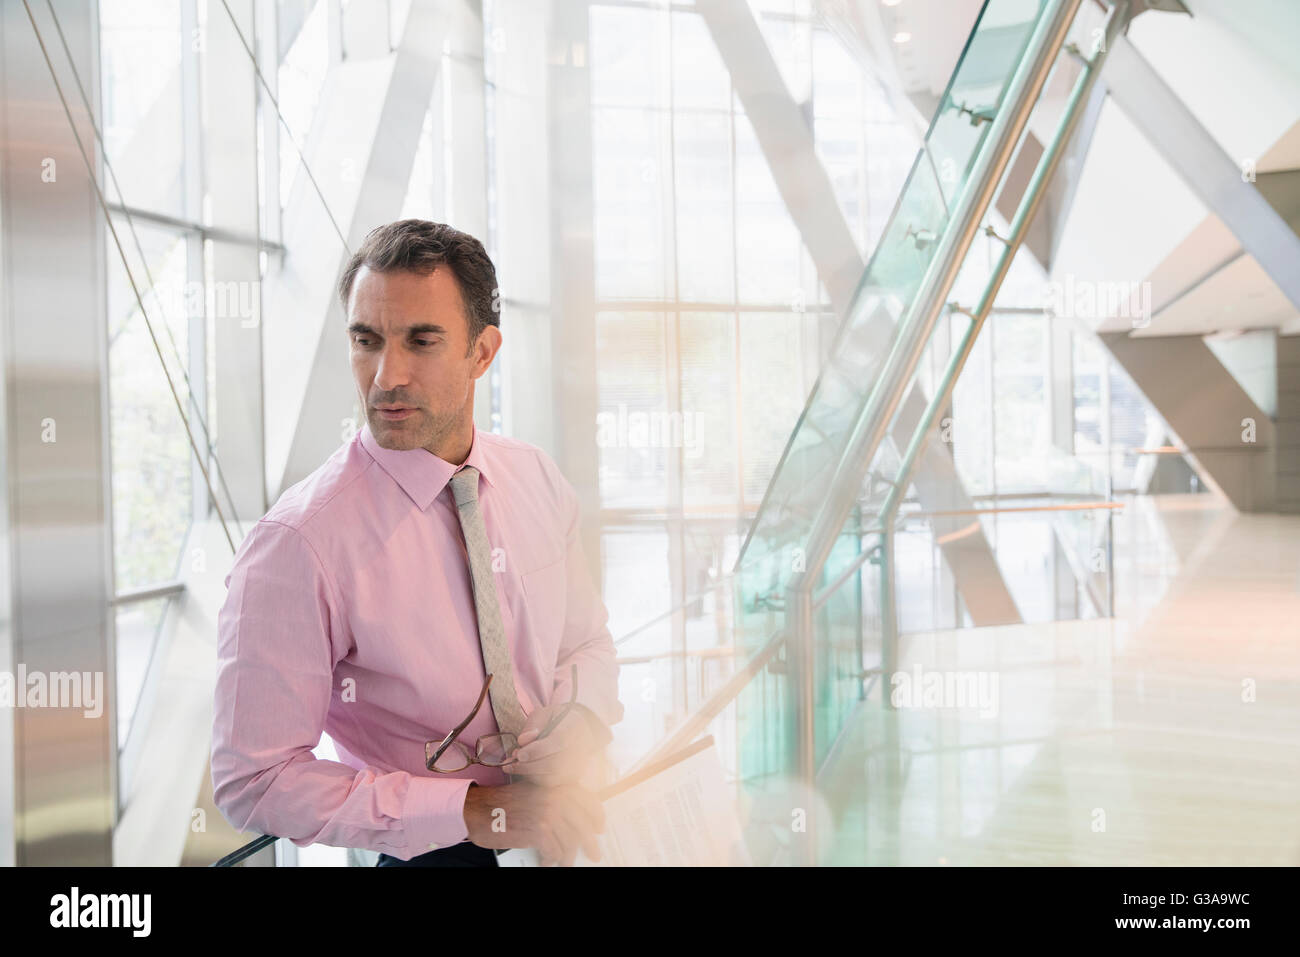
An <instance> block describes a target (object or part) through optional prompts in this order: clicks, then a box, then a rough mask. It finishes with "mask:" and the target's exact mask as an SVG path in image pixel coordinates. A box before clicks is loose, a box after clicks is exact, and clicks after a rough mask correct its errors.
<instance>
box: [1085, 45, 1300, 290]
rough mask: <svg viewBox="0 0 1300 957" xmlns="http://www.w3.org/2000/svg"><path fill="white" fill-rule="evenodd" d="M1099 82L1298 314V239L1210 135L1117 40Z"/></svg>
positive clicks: (1133, 51)
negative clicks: (1229, 231) (1103, 81)
mask: <svg viewBox="0 0 1300 957" xmlns="http://www.w3.org/2000/svg"><path fill="white" fill-rule="evenodd" d="M1105 80H1106V86H1107V88H1108V90H1109V92H1110V95H1111V97H1113V98H1114V100H1115V102H1116V103H1118V104H1119V106H1120V108H1121V109H1123V110H1124V112H1125V113H1127V114H1128V115H1129V117H1130V118H1131V119H1132V120H1133V122H1134V124H1135V125H1136V126H1137V127H1138V128H1139V129H1141V130H1142V131H1143V132H1145V133H1146V135H1147V136H1148V138H1149V139H1150V140H1151V144H1152V145H1153V146H1154V147H1155V148H1156V149H1157V150H1159V151H1160V153H1161V155H1162V156H1164V158H1165V160H1166V161H1167V162H1168V163H1169V165H1170V166H1171V167H1173V168H1174V170H1176V171H1177V173H1178V175H1179V176H1181V177H1182V179H1183V180H1184V182H1186V183H1187V185H1188V186H1189V187H1191V189H1192V190H1193V191H1194V192H1195V193H1196V194H1197V196H1198V197H1199V198H1200V199H1201V201H1202V202H1203V203H1205V205H1206V207H1207V208H1208V209H1209V210H1210V212H1212V213H1213V214H1214V215H1216V216H1218V217H1219V219H1221V220H1223V222H1224V224H1225V225H1227V227H1228V228H1229V229H1231V230H1232V232H1233V234H1234V235H1235V236H1236V237H1237V240H1238V241H1239V242H1240V243H1241V245H1242V247H1243V248H1244V249H1245V250H1246V252H1248V253H1250V255H1251V256H1253V257H1254V258H1255V260H1256V262H1258V263H1259V264H1260V266H1261V267H1263V269H1264V271H1265V272H1266V273H1268V277H1269V278H1270V279H1271V280H1273V282H1274V283H1276V284H1277V287H1278V288H1279V289H1281V290H1282V292H1283V293H1285V294H1286V297H1287V298H1288V299H1290V300H1291V303H1292V304H1293V305H1294V306H1295V307H1296V309H1300V236H1297V235H1296V234H1295V232H1294V231H1293V230H1292V229H1291V227H1290V226H1289V225H1287V222H1286V220H1285V219H1283V217H1282V216H1281V215H1279V214H1278V212H1277V211H1276V210H1275V209H1274V208H1273V207H1272V206H1271V205H1270V204H1269V202H1268V200H1267V199H1265V198H1264V196H1263V194H1262V193H1260V191H1259V190H1258V189H1256V188H1255V186H1254V184H1252V183H1249V182H1247V181H1246V180H1245V179H1244V178H1243V176H1242V173H1241V168H1240V167H1239V166H1238V165H1237V163H1236V162H1235V161H1234V160H1233V159H1232V157H1230V156H1229V155H1228V154H1227V153H1225V152H1224V150H1223V147H1222V146H1220V145H1219V144H1218V142H1217V141H1216V140H1215V139H1214V137H1213V136H1211V135H1210V132H1209V130H1207V129H1206V128H1205V127H1204V126H1202V125H1201V123H1200V121H1199V120H1197V118H1196V116H1195V115H1194V114H1193V113H1192V111H1191V110H1189V109H1188V108H1187V105H1186V104H1185V103H1183V101H1182V100H1181V99H1180V98H1179V96H1178V94H1177V93H1175V92H1174V90H1173V89H1172V88H1171V87H1170V86H1169V84H1167V83H1166V82H1165V81H1164V79H1163V78H1161V76H1160V74H1159V73H1157V72H1156V71H1155V69H1154V68H1153V67H1152V66H1151V64H1150V63H1148V62H1147V61H1146V60H1145V59H1144V58H1143V57H1142V55H1141V54H1140V53H1138V51H1137V50H1136V49H1135V48H1134V47H1133V45H1132V44H1131V43H1129V42H1128V41H1127V40H1125V39H1123V38H1120V39H1119V40H1117V41H1116V43H1115V47H1114V49H1113V50H1111V53H1110V57H1109V59H1108V60H1107V63H1106V77H1105Z"/></svg>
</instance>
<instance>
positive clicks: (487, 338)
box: [473, 326, 501, 379]
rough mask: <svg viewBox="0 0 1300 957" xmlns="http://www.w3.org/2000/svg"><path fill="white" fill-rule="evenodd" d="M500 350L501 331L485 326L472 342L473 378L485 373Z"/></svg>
mask: <svg viewBox="0 0 1300 957" xmlns="http://www.w3.org/2000/svg"><path fill="white" fill-rule="evenodd" d="M500 350H501V330H500V329H498V328H497V327H496V326H485V327H484V328H483V331H482V332H480V333H479V334H478V338H477V339H475V340H474V347H473V352H474V354H475V355H474V370H475V371H474V378H475V379H477V378H479V377H481V376H482V375H483V373H484V372H487V370H488V367H489V366H491V365H492V360H493V359H494V358H496V354H497V353H498V352H499V351H500Z"/></svg>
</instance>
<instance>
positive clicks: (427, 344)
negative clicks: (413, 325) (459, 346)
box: [415, 339, 438, 346]
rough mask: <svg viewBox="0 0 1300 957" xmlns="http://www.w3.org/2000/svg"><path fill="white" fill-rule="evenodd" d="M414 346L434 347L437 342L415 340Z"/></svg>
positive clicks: (432, 340)
mask: <svg viewBox="0 0 1300 957" xmlns="http://www.w3.org/2000/svg"><path fill="white" fill-rule="evenodd" d="M415 344H416V345H417V346H436V345H437V344H438V341H437V340H436V339H416V340H415Z"/></svg>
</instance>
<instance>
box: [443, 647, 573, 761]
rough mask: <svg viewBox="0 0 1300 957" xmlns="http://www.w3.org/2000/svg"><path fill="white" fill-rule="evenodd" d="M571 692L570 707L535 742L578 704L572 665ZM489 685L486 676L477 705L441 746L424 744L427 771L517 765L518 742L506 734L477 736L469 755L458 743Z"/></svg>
mask: <svg viewBox="0 0 1300 957" xmlns="http://www.w3.org/2000/svg"><path fill="white" fill-rule="evenodd" d="M569 675H570V682H569V684H570V691H569V703H568V704H566V705H565V706H564V707H563V708H561V709H560V711H559V712H557V713H556V714H555V715H554V716H553V717H552V718H551V720H550V721H548V722H546V727H544V728H542V733H541V734H539V735H538V736H537V737H536V738H535V739H534V740H536V741H540V740H542V738H544V737H546V736H547V735H548V734H550V733H551V732H552V731H554V730H555V729H556V728H557V727H558V726H559V724H560V722H561V721H563V720H564V719H565V718H566V717H567V716H568V714H569V712H570V711H572V710H573V706H574V704H575V703H577V700H578V666H577V665H573V666H572V667H571V670H570V672H569ZM491 684H492V676H491V675H488V676H487V680H485V681H484V682H483V690H482V691H480V692H479V693H478V701H476V702H474V710H473V711H471V712H470V713H469V716H468V717H467V718H466V719H465V720H464V721H462V722H461V723H460V724H458V725H456V727H455V728H453V729H452V731H451V733H450V734H449V735H447V736H446V737H445V738H443V739H442V741H441V742H433V741H426V742H425V743H424V766H425V767H426V768H428V769H429V770H430V771H437V772H438V773H440V774H450V773H452V772H455V771H464V770H465V769H466V768H467V767H469V766H470V765H471V764H481V765H483V766H484V767H489V768H503V767H507V766H509V765H511V764H515V763H516V762H517V760H518V759H517V758H516V757H515V751H517V750H518V749H519V739H518V737H516V736H515V735H514V734H512V733H511V732H509V731H497V732H493V733H492V734H483V735H479V739H478V740H477V741H476V742H475V743H474V753H473V754H471V753H470V751H469V749H468V748H467V747H465V745H464V744H462V743H461V742H460V741H458V740H456V739H457V738H458V737H460V733H461V732H462V731H464V730H465V729H466V728H467V727H469V723H470V722H471V721H473V720H474V717H475V715H477V714H478V711H479V708H481V707H483V699H484V698H486V697H487V693H488V687H489V686H490V685H491Z"/></svg>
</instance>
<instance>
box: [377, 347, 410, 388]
mask: <svg viewBox="0 0 1300 957" xmlns="http://www.w3.org/2000/svg"><path fill="white" fill-rule="evenodd" d="M405 351H406V350H404V349H403V348H402V347H401V346H400V345H391V344H388V345H385V346H384V348H383V351H382V352H380V354H379V368H378V369H376V370H375V388H376V389H379V390H381V391H383V392H391V391H393V390H394V389H396V388H399V387H401V386H404V385H407V384H408V381H409V379H410V364H409V363H408V362H407V358H406V355H405Z"/></svg>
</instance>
